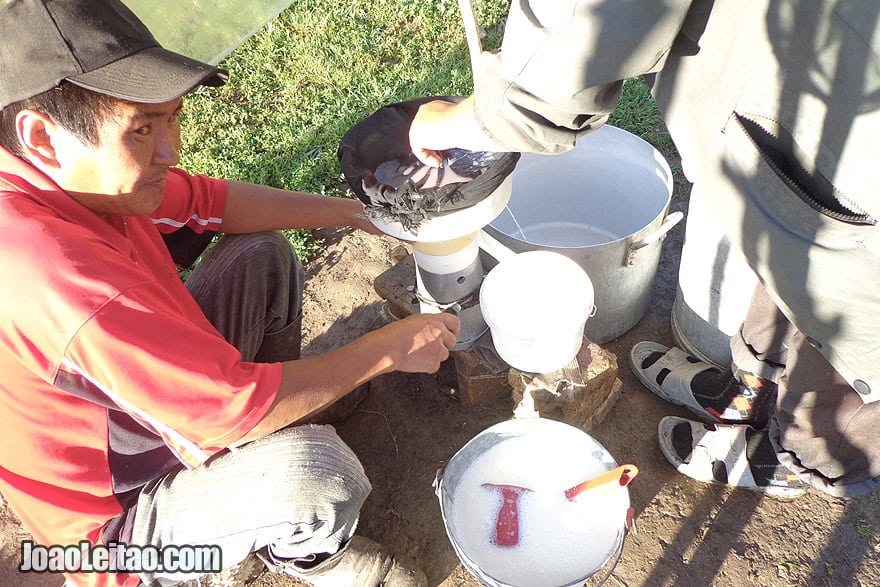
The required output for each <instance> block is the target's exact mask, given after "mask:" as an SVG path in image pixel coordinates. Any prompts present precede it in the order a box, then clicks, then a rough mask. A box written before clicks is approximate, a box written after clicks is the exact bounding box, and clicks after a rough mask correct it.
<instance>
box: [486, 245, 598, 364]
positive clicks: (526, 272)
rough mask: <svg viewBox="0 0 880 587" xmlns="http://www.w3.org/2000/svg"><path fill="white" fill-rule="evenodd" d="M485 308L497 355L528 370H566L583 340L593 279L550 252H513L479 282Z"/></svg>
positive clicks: (590, 301)
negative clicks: (563, 368) (513, 253)
mask: <svg viewBox="0 0 880 587" xmlns="http://www.w3.org/2000/svg"><path fill="white" fill-rule="evenodd" d="M480 308H481V310H482V313H483V318H484V319H485V320H486V324H488V325H489V328H490V329H491V331H492V341H493V342H494V344H495V350H496V351H497V352H498V355H499V356H500V357H501V358H502V359H504V361H505V362H507V364H509V365H510V366H511V367H514V368H515V369H519V370H520V371H526V372H529V373H550V372H552V371H556V370H557V369H561V368H562V367H564V366H565V365H566V364H568V363H569V362H570V361H571V360H572V359H573V358H574V357H575V355H577V352H578V350H579V349H580V348H581V345H582V344H583V338H584V326H585V325H586V322H587V318H589V317H590V315H591V314H592V312H593V284H592V282H591V281H590V278H589V276H588V275H587V274H586V272H585V271H584V270H583V269H582V268H581V266H580V265H578V264H577V263H576V262H574V261H572V260H571V259H569V258H568V257H566V256H565V255H561V254H559V253H554V252H551V251H529V252H525V253H519V254H517V255H511V256H508V257H507V258H505V259H504V260H503V261H501V262H500V263H499V264H498V265H496V266H495V267H494V268H493V269H492V270H491V271H490V272H489V274H488V275H487V276H486V277H485V279H484V280H483V284H482V286H481V287H480Z"/></svg>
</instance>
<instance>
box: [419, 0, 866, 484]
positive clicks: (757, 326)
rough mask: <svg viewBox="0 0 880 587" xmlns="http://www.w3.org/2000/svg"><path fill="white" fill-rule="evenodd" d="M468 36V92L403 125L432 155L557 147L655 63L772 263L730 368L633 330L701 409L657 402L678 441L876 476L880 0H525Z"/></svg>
mask: <svg viewBox="0 0 880 587" xmlns="http://www.w3.org/2000/svg"><path fill="white" fill-rule="evenodd" d="M465 22H466V25H469V24H470V23H469V21H468V19H467V18H466V19H465ZM473 39H476V35H470V38H469V41H471V47H472V53H473V66H474V87H475V91H474V94H473V95H472V96H471V97H469V98H468V99H466V100H464V101H463V102H461V103H460V104H458V105H453V104H450V103H446V102H440V101H437V102H432V103H429V104H427V105H425V106H424V107H423V108H422V110H421V111H420V112H419V114H418V116H417V117H416V119H415V122H414V124H413V126H412V128H411V131H410V139H411V143H412V147H413V151H414V152H415V153H416V154H417V155H419V156H420V158H422V159H423V160H425V161H426V162H431V161H435V162H436V154H435V153H434V151H436V150H442V149H446V148H450V147H463V148H474V149H487V150H494V151H498V150H513V151H531V152H538V153H558V152H561V151H564V150H566V149H569V148H571V147H572V146H573V145H574V144H575V141H576V140H577V138H578V137H579V136H581V135H582V134H584V133H587V132H589V131H591V130H593V129H595V128H596V127H597V126H599V125H601V124H604V123H605V121H606V120H607V117H608V115H609V114H610V113H611V112H612V110H613V109H614V108H615V106H616V104H617V101H618V98H619V93H620V89H621V86H622V83H623V80H624V79H626V78H629V77H633V76H637V75H642V74H650V78H651V81H652V82H653V87H652V90H653V94H654V96H655V98H656V100H657V103H658V105H659V106H660V108H661V110H662V112H663V114H664V118H665V121H666V123H667V126H668V128H669V132H670V134H671V135H672V138H673V140H674V141H675V144H676V145H677V147H678V150H679V152H680V154H681V156H682V166H683V168H684V170H685V172H686V174H687V176H688V178H689V179H690V180H691V181H693V182H694V184H695V185H696V186H699V188H700V189H699V190H698V195H697V196H695V197H700V198H706V199H707V200H708V202H709V203H708V206H709V207H711V209H712V210H713V211H714V215H713V219H712V221H713V222H714V223H715V224H716V225H717V226H718V228H719V229H722V230H724V231H725V236H726V237H727V238H728V239H729V240H730V242H731V243H732V244H733V245H734V246H736V247H737V248H738V249H740V250H741V251H742V252H743V253H744V255H745V257H746V259H747V260H748V262H749V264H750V266H751V267H752V269H754V271H755V272H756V274H757V275H758V276H759V278H760V281H761V283H762V285H761V287H759V289H758V291H757V292H756V294H755V298H754V300H753V303H752V305H751V309H750V312H749V315H748V317H747V319H746V321H745V324H744V326H743V329H742V331H741V333H740V334H739V335H738V336H735V337H733V339H732V342H731V344H732V351H733V357H734V364H733V365H732V367H731V369H729V370H726V371H723V372H722V371H721V370H718V369H713V368H712V366H711V365H708V364H705V363H695V362H694V361H695V359H693V358H691V357H688V356H687V355H686V353H684V352H683V351H681V350H679V349H671V350H670V349H666V348H665V347H661V346H660V345H655V344H654V343H639V344H637V345H635V347H634V348H633V350H632V353H631V360H632V367H633V369H634V370H635V372H636V374H637V375H638V376H639V378H640V380H641V381H642V382H643V383H644V384H645V385H647V386H648V387H649V388H650V389H651V390H652V391H654V392H655V393H657V394H658V395H660V396H661V397H663V398H665V399H667V400H670V401H673V402H675V403H677V404H680V405H684V406H687V407H689V408H690V409H691V410H692V411H694V412H695V413H697V414H699V415H700V416H701V418H702V419H703V420H704V421H705V422H706V423H707V425H705V426H704V425H703V424H701V423H698V422H693V421H689V420H685V419H681V418H666V419H664V420H662V421H661V422H660V427H659V434H660V445H661V448H662V449H663V452H664V454H665V455H666V456H667V458H669V460H670V461H671V462H672V463H673V464H674V465H675V466H676V467H677V468H678V469H679V470H680V471H681V472H683V473H685V474H687V475H690V476H692V477H694V478H696V479H699V480H701V481H711V482H719V483H729V484H732V485H736V486H741V487H747V488H749V489H754V490H758V491H764V492H768V493H773V494H777V495H785V496H792V495H797V494H798V493H800V492H802V491H803V490H804V488H805V487H806V486H808V485H812V486H814V487H817V488H819V489H821V490H823V491H826V492H828V493H831V494H833V495H841V496H847V495H857V494H860V493H864V492H866V491H868V490H870V489H871V488H873V487H875V486H876V485H877V478H878V476H880V444H878V443H877V442H875V440H874V431H875V430H876V429H877V428H878V427H880V402H877V400H878V399H880V289H878V287H877V284H878V283H880V227H878V226H877V219H878V218H880V167H878V166H877V165H876V162H875V161H874V158H875V157H874V154H873V149H872V148H871V145H872V144H873V142H874V140H875V137H876V136H877V135H878V133H880V100H878V99H877V96H878V94H880V73H878V72H880V67H878V65H880V5H878V4H877V3H876V2H861V1H849V0H835V1H793V2H778V1H775V0H757V1H754V2H748V3H742V2H734V1H731V0H667V1H665V2H655V1H652V0H644V1H635V2H624V3H621V2H612V1H605V0H566V1H562V2H553V3H550V2H539V1H532V2H529V1H528V0H523V1H519V2H513V3H512V5H511V12H510V15H509V18H508V21H507V28H506V31H505V34H504V40H503V44H502V47H501V49H500V51H497V52H482V53H480V52H479V48H478V47H475V43H474V42H473ZM474 49H476V50H474ZM707 270H708V269H707Z"/></svg>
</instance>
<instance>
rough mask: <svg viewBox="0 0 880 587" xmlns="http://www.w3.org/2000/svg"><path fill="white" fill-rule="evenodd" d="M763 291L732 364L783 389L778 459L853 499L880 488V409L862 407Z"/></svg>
mask: <svg viewBox="0 0 880 587" xmlns="http://www.w3.org/2000/svg"><path fill="white" fill-rule="evenodd" d="M813 344H814V343H813V342H812V341H810V340H809V339H808V338H807V337H806V336H804V334H803V333H801V332H800V331H798V330H797V329H796V328H795V327H794V326H793V325H792V324H791V323H790V322H789V321H788V320H787V319H786V318H785V316H784V315H783V314H782V312H780V311H779V310H778V309H777V307H776V305H775V304H774V303H773V301H772V300H771V299H770V297H769V296H768V295H767V292H766V290H765V289H764V288H763V286H761V285H759V286H758V287H757V288H756V290H755V294H754V297H753V299H752V304H751V306H750V309H749V312H748V314H747V316H746V319H745V322H744V323H743V326H742V329H741V330H740V333H739V335H737V336H734V337H732V338H731V352H732V356H733V364H734V366H735V367H739V368H740V369H743V370H744V371H749V372H751V373H754V374H755V375H758V376H760V377H763V378H765V379H769V380H773V381H776V382H777V383H778V395H777V398H776V403H775V405H774V406H771V409H770V423H769V429H768V431H769V435H770V440H771V441H772V443H773V445H774V448H775V449H776V452H777V456H778V458H779V460H780V462H782V463H783V464H784V465H786V466H787V467H789V468H790V469H792V470H793V471H795V472H797V473H798V474H799V475H800V476H801V477H803V478H804V480H806V481H809V482H810V483H811V484H812V485H813V486H814V487H817V488H818V489H821V490H823V491H825V492H827V493H830V494H832V495H837V496H854V495H860V494H863V493H866V492H867V491H870V490H871V489H873V488H875V487H880V479H878V478H880V443H878V442H877V430H880V402H873V403H867V404H866V403H864V402H862V400H861V399H860V398H859V395H858V393H857V392H856V391H855V390H854V389H852V388H851V387H850V386H849V385H848V384H847V383H846V381H844V379H843V378H842V377H841V376H840V375H839V374H838V373H837V372H836V371H835V370H834V368H833V367H832V366H831V365H830V364H829V363H828V361H826V360H825V358H824V357H823V356H822V354H821V353H820V352H819V351H818V350H816V348H815V347H814V346H813Z"/></svg>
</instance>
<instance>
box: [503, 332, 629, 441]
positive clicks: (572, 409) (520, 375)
mask: <svg viewBox="0 0 880 587" xmlns="http://www.w3.org/2000/svg"><path fill="white" fill-rule="evenodd" d="M617 373H618V371H617V357H616V356H615V355H614V353H612V352H610V351H607V350H605V349H603V348H602V347H600V346H599V345H597V344H595V343H592V342H586V341H585V342H584V345H583V346H582V347H581V349H580V351H578V354H577V356H576V357H575V359H574V360H573V361H572V363H571V364H570V365H568V366H566V367H565V368H563V369H560V370H559V371H555V372H553V373H548V374H542V375H535V374H534V373H524V372H522V371H518V370H516V369H510V371H509V372H508V380H509V383H510V385H511V387H512V396H513V401H514V403H515V404H516V407H515V408H514V416H515V417H517V418H524V417H535V416H540V417H542V418H550V419H553V420H558V421H560V422H565V423H567V424H571V425H572V426H576V427H578V428H580V429H582V430H584V431H587V432H589V430H590V429H592V428H593V427H595V426H596V425H598V424H599V423H600V422H602V421H603V420H604V419H605V417H606V416H607V415H608V412H610V411H611V408H612V407H613V406H614V404H615V403H616V402H617V400H618V398H619V397H620V389H621V386H622V384H621V382H620V379H618V378H617Z"/></svg>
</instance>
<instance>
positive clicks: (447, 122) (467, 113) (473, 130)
mask: <svg viewBox="0 0 880 587" xmlns="http://www.w3.org/2000/svg"><path fill="white" fill-rule="evenodd" d="M473 103H474V100H473V97H472V96H471V97H469V98H465V99H464V100H462V101H461V102H459V103H458V104H453V103H452V102H447V101H446V100H432V101H431V102H427V103H425V104H422V106H421V107H419V111H418V112H417V113H416V117H415V119H413V122H412V125H410V128H409V143H410V149H412V152H413V154H414V155H415V156H416V157H417V158H418V159H419V161H421V162H422V163H424V164H425V165H430V166H432V167H439V166H440V163H441V157H440V155H439V154H438V153H437V151H443V150H446V149H453V148H460V149H467V150H469V151H499V150H501V149H499V148H498V146H497V145H495V144H494V143H493V142H492V139H490V138H489V136H488V135H486V133H484V132H483V129H482V127H481V126H480V125H479V123H478V122H477V119H476V118H475V117H474V106H473Z"/></svg>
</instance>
